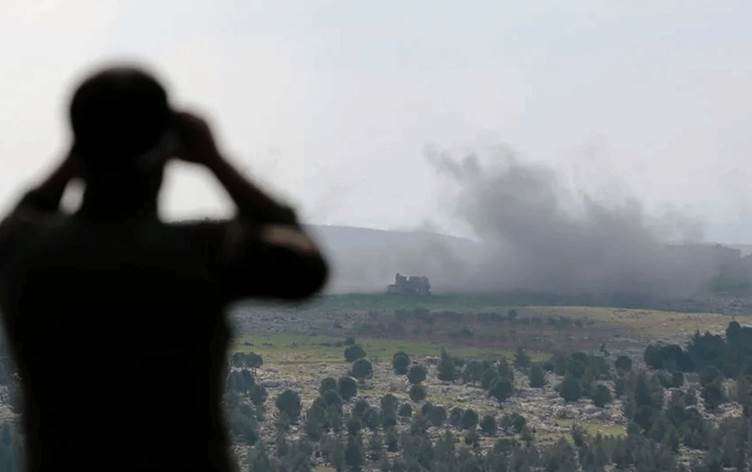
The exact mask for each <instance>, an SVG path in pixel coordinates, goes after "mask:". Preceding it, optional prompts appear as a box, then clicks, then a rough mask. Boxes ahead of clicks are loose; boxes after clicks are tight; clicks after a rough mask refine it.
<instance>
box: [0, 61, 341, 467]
mask: <svg viewBox="0 0 752 472" xmlns="http://www.w3.org/2000/svg"><path fill="white" fill-rule="evenodd" d="M70 118H71V124H72V129H73V137H74V139H73V145H72V147H71V150H70V152H69V153H68V155H67V157H66V158H64V159H63V160H62V162H61V163H60V164H59V165H58V167H57V168H56V169H55V170H54V171H53V172H52V173H51V175H50V176H49V177H48V178H47V179H46V180H44V182H42V183H41V184H40V185H39V186H37V187H36V188H34V189H32V190H30V191H29V192H28V193H26V194H25V196H24V197H23V198H22V199H21V201H20V203H19V204H18V205H17V206H16V208H15V209H14V210H13V211H12V212H11V214H10V215H9V216H8V217H7V218H6V219H5V220H4V222H3V223H2V225H0V307H2V311H3V322H4V327H5V329H6V331H7V335H8V337H9V343H10V346H11V349H12V353H13V355H14V357H15V359H16V362H17V364H18V368H19V372H20V376H21V379H22V386H23V389H24V403H23V422H24V426H25V430H26V468H27V470H28V471H34V472H38V471H63V470H77V471H89V470H97V471H104V470H108V471H119V470H123V471H125V470H128V471H147V470H148V471H152V470H153V471H157V470H158V471H171V470H175V471H178V470H179V471H187V470H191V471H193V470H195V471H199V470H201V471H227V470H231V469H232V468H233V466H232V461H231V460H230V458H229V453H228V437H227V433H226V431H225V427H224V422H223V418H222V414H221V404H220V401H221V392H222V382H223V370H224V365H225V362H226V357H225V356H226V348H227V343H228V337H229V329H228V324H227V320H226V319H225V314H224V310H225V308H226V307H227V305H228V304H229V303H230V302H232V301H234V300H237V299H241V298H247V297H271V298H280V299H301V298H305V297H308V296H310V295H312V294H313V293H315V292H316V291H317V290H319V289H320V288H321V286H322V284H323V283H324V280H325V278H326V273H327V269H326V264H325V262H324V260H323V258H322V257H321V255H320V254H319V252H318V250H317V249H316V247H315V245H314V244H313V242H312V241H311V240H310V239H309V238H308V237H307V236H306V235H305V234H304V233H303V232H302V230H301V228H300V226H299V225H298V223H297V221H296V217H295V214H294V212H293V211H292V210H291V209H290V208H288V207H286V206H283V205H281V204H279V203H277V202H275V201H274V200H273V199H271V198H270V197H268V196H267V195H266V194H264V193H263V192H262V191H260V190H259V189H257V188H256V187H255V186H254V185H253V184H252V183H250V182H248V181H247V180H246V179H245V178H244V177H243V176H241V175H240V174H239V173H238V172H237V171H236V170H235V169H234V168H233V167H232V166H231V165H230V164H229V163H228V162H227V161H226V160H225V159H223V158H222V157H221V155H220V153H219V151H218V150H217V148H216V146H215V143H214V140H213V138H212V134H211V132H210V130H209V127H208V126H207V124H206V123H205V122H204V121H203V120H202V119H200V118H198V117H197V116H195V115H193V114H190V113H187V112H180V111H173V110H172V109H171V108H170V106H169V103H168V99H167V95H166V93H165V91H164V89H163V88H162V87H161V86H160V85H159V83H158V82H157V81H156V80H155V79H153V78H152V77H151V76H149V75H148V74H146V73H144V72H142V71H140V70H137V69H132V68H113V69H107V70H105V71H102V72H100V73H98V74H96V75H93V76H92V77H90V78H89V79H87V80H86V81H85V82H84V83H83V84H82V85H81V86H80V87H79V88H78V89H77V90H76V92H75V94H74V97H73V100H72V103H71V108H70ZM172 157H175V158H178V159H181V160H184V161H188V162H192V163H196V164H200V165H203V166H205V167H206V168H207V169H208V170H209V171H210V172H211V173H212V174H213V175H214V176H215V177H216V178H217V179H218V180H219V182H220V183H221V184H222V185H223V187H224V188H225V189H226V190H227V193H228V194H229V195H230V197H231V198H232V200H233V201H234V203H235V205H236V207H237V216H236V217H235V218H234V219H232V220H230V221H213V222H212V221H203V222H196V223H180V224H167V223H164V222H161V221H160V220H159V217H158V212H157V196H158V193H159V189H160V184H161V182H162V173H163V168H164V163H165V162H166V160H167V159H169V158H172ZM75 178H81V179H82V180H83V183H84V188H85V190H84V196H83V201H82V204H81V207H80V209H78V210H77V211H76V212H75V213H73V214H65V213H63V212H62V211H61V210H60V209H59V204H60V199H61V196H62V195H63V193H64V190H65V188H66V186H67V184H68V183H69V182H70V181H71V180H72V179H75Z"/></svg>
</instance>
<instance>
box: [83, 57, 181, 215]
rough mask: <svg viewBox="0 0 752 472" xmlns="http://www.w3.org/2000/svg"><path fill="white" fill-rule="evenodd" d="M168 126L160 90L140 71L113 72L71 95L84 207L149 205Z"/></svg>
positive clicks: (164, 97)
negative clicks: (85, 200) (84, 199)
mask: <svg viewBox="0 0 752 472" xmlns="http://www.w3.org/2000/svg"><path fill="white" fill-rule="evenodd" d="M171 120H172V111H171V109H170V106H169V103H168V99H167V93H166V92H165V90H164V88H163V87H162V86H161V85H160V84H159V82H157V80H156V79H155V78H154V77H152V76H151V75H149V74H148V73H146V72H144V71H142V70H140V69H137V68H133V67H113V68H108V69H105V70H102V71H100V72H97V73H95V74H93V75H91V76H90V77H88V78H87V79H85V80H84V81H83V82H82V83H81V85H79V86H78V88H77V89H76V90H75V92H74V94H73V99H72V101H71V104H70V121H71V127H72V129H73V139H74V146H73V149H74V152H75V153H76V155H77V156H78V158H79V159H80V161H81V165H82V168H83V174H84V180H85V184H86V191H87V199H88V200H90V201H89V202H86V203H87V204H88V205H90V206H91V205H94V206H101V207H105V206H110V207H112V208H111V210H112V211H113V212H120V211H124V210H126V209H128V208H137V207H140V206H143V205H146V204H149V205H151V204H153V203H154V202H155V201H156V196H157V193H158V192H159V188H160V185H161V180H162V170H163V164H164V156H160V155H159V153H160V152H163V150H161V149H160V147H162V146H163V145H164V140H165V136H167V135H168V130H169V129H170V126H171ZM91 200H93V202H92V201H91ZM101 210H102V211H105V210H107V208H101Z"/></svg>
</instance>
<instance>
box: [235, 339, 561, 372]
mask: <svg viewBox="0 0 752 472" xmlns="http://www.w3.org/2000/svg"><path fill="white" fill-rule="evenodd" d="M343 341H344V339H343V338H335V337H331V336H303V335H292V334H271V335H242V336H239V337H237V338H235V341H234V343H233V345H232V347H231V351H232V352H237V351H242V352H249V351H253V352H256V353H258V354H261V355H262V357H263V358H264V362H265V363H266V364H268V365H285V364H321V363H334V364H336V363H345V359H344V357H343V351H344V344H343ZM356 342H357V343H358V344H360V345H361V346H363V348H364V349H365V351H366V352H367V353H368V357H369V358H370V359H371V360H372V361H374V362H391V360H392V356H393V355H394V353H395V352H398V351H404V352H406V353H407V354H408V355H410V357H413V358H422V357H427V356H438V355H439V353H440V352H441V348H442V347H443V348H446V350H447V351H448V352H449V353H450V354H451V355H453V356H456V357H462V358H472V359H488V360H495V359H500V358H502V357H505V358H507V359H511V357H512V353H511V352H510V351H505V350H500V349H494V348H481V347H473V346H460V345H451V344H448V343H445V344H434V343H429V342H421V341H413V340H406V339H384V338H358V339H356ZM529 354H530V357H531V358H533V360H536V361H537V360H543V359H545V358H546V357H547V355H546V354H544V353H539V352H530V353H529Z"/></svg>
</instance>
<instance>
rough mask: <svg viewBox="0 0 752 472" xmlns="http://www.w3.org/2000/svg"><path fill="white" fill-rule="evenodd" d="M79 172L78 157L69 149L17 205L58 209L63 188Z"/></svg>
mask: <svg viewBox="0 0 752 472" xmlns="http://www.w3.org/2000/svg"><path fill="white" fill-rule="evenodd" d="M79 172H80V167H79V162H78V158H77V157H76V155H75V153H74V152H73V151H72V150H71V151H70V152H69V153H68V154H67V155H66V156H65V158H63V159H62V160H61V161H60V162H59V163H58V164H57V165H56V166H55V168H54V169H53V170H52V172H50V173H49V174H48V175H47V177H46V178H45V179H43V180H42V181H41V182H40V183H39V184H37V185H36V186H34V187H32V188H31V189H30V190H29V191H27V192H26V193H25V194H24V196H23V197H22V198H21V201H20V202H19V205H18V207H19V208H27V209H31V210H34V211H44V212H54V211H58V209H59V207H60V200H61V199H62V197H63V194H64V193H65V188H66V187H67V186H68V184H69V183H70V181H71V180H72V179H74V178H75V177H77V176H78V175H79Z"/></svg>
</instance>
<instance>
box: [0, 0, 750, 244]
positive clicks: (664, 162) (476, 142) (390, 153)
mask: <svg viewBox="0 0 752 472" xmlns="http://www.w3.org/2000/svg"><path fill="white" fill-rule="evenodd" d="M751 22H752V2H744V1H736V2H735V1H725V0H716V1H699V0H698V1H690V0H686V1H661V0H651V1H630V2H616V1H585V0H582V1H572V0H570V1H565V0H561V1H535V2H526V1H517V2H504V1H499V0H488V1H484V0H474V1H458V0H457V1H439V0H426V1H411V0H402V1H399V0H382V1H355V0H352V1H334V0H329V1H326V0H307V1H303V0H301V1H284V0H268V1H253V0H244V1H243V0H235V1H230V0H211V1H201V2H198V1H187V0H168V1H164V0H162V1H153V0H152V1H149V0H128V1H121V0H65V1H63V0H46V1H42V0H0V58H1V59H2V60H1V61H0V104H2V106H1V107H0V126H1V128H0V129H2V134H0V159H1V161H0V162H2V171H1V172H0V205H1V206H2V207H3V208H7V207H8V206H9V205H10V204H11V203H12V202H13V199H14V198H15V196H16V195H17V194H18V192H20V191H21V190H22V189H23V188H24V186H25V185H28V183H29V182H30V179H32V178H34V177H37V176H39V175H40V174H41V172H42V171H43V170H44V169H45V168H46V167H47V166H49V165H50V163H51V162H52V159H53V158H54V157H55V156H57V155H59V154H60V152H61V151H62V149H63V148H64V146H65V143H66V142H67V139H68V135H67V129H66V126H67V123H66V122H65V108H66V105H67V100H68V98H69V92H70V89H71V87H72V86H73V85H74V84H75V81H76V80H77V79H78V78H80V77H81V75H82V74H84V73H85V72H86V71H87V70H88V69H89V68H90V67H91V66H94V65H97V64H100V63H101V62H102V61H105V60H118V59H135V60H138V61H139V62H141V63H145V64H146V65H149V66H151V68H152V69H154V70H155V71H156V72H157V73H158V74H159V75H160V76H161V77H163V78H164V79H165V81H166V82H167V83H168V85H169V86H170V90H171V92H172V94H173V98H174V102H175V103H176V104H179V105H190V106H193V107H195V108H198V109H200V110H203V111H205V112H207V113H208V114H209V116H210V117H211V118H212V119H213V120H214V125H215V129H216V132H217V134H218V136H219V138H220V140H221V142H222V143H223V148H224V149H225V150H226V151H227V153H228V154H229V155H230V156H232V158H233V160H234V161H235V162H237V163H238V164H239V165H241V166H242V167H243V168H244V169H245V170H246V171H247V172H248V173H249V174H250V175H253V176H256V177H258V178H259V179H261V180H263V181H264V182H265V183H266V184H267V186H268V187H269V188H272V189H274V190H275V191H277V192H278V193H279V194H281V195H284V196H286V197H287V198H288V199H289V200H291V201H292V202H294V203H296V204H297V205H298V206H299V208H300V211H301V213H302V215H303V216H304V218H305V219H306V220H308V221H310V222H313V223H325V224H351V225H358V226H368V227H377V228H386V229H390V228H402V229H404V228H410V227H416V226H422V225H427V224H429V225H433V226H434V227H436V228H438V229H440V230H443V231H445V232H450V233H462V232H463V228H462V227H461V226H460V225H458V224H457V223H456V222H454V221H452V220H451V218H449V217H447V216H446V215H447V212H446V211H444V210H443V209H442V206H443V205H444V203H445V202H442V199H441V198H437V196H438V195H439V193H440V185H441V180H440V179H438V178H437V176H436V174H435V172H434V170H433V169H432V168H431V167H430V166H429V165H428V163H427V162H426V158H425V155H424V154H425V149H426V147H434V148H437V149H450V150H457V151H458V152H462V150H480V151H483V150H484V149H489V148H492V147H494V146H497V145H500V144H506V145H508V146H511V147H512V148H513V149H515V150H516V151H517V152H519V153H520V154H521V155H522V156H524V158H525V159H530V160H534V161H542V162H547V163H550V164H551V165H552V166H555V167H556V168H557V169H560V170H561V171H562V175H564V176H565V177H566V179H567V180H568V181H571V182H572V183H573V185H575V186H578V187H583V188H586V189H588V191H590V192H596V193H607V194H610V195H613V194H619V195H621V194H626V195H632V196H636V197H638V198H639V199H641V200H642V201H643V202H644V204H645V205H646V207H647V209H648V210H649V211H650V212H651V213H652V214H654V215H662V214H664V213H666V212H668V213H677V212H678V213H681V214H683V215H685V216H686V217H688V218H690V219H697V220H700V221H703V222H704V223H705V234H706V237H707V238H708V239H711V240H719V241H726V242H752V190H751V189H748V182H749V181H750V177H751V176H752V162H750V161H749V158H750V156H751V155H752V132H751V131H752V28H749V25H750V23H751ZM205 177H206V176H205V175H203V174H202V173H201V172H198V171H196V170H193V169H186V168H184V167H179V168H178V169H177V171H176V172H175V173H174V177H173V178H171V179H170V180H169V181H168V186H167V189H166V195H165V200H166V208H167V213H168V214H169V215H170V216H171V217H173V218H177V217H181V216H188V215H191V216H192V215H196V214H197V212H198V213H216V212H219V211H222V209H225V210H226V203H225V202H224V199H223V198H220V197H221V193H220V192H219V191H218V189H217V188H216V187H215V186H214V185H213V183H212V182H211V180H208V179H205ZM500 204H503V202H500Z"/></svg>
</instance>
